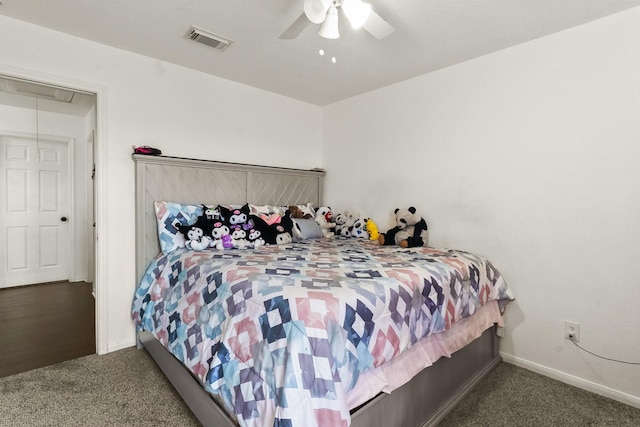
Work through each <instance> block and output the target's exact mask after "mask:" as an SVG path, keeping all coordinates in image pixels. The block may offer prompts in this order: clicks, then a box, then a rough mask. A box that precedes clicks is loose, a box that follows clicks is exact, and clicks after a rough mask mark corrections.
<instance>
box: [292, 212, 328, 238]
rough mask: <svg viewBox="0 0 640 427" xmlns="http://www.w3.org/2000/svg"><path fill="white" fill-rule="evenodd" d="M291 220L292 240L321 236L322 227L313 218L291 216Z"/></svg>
mask: <svg viewBox="0 0 640 427" xmlns="http://www.w3.org/2000/svg"><path fill="white" fill-rule="evenodd" d="M292 220H293V240H294V241H296V242H299V241H301V240H307V239H317V238H319V237H323V234H322V229H321V228H320V226H319V225H318V223H317V222H316V221H315V220H314V219H313V218H292Z"/></svg>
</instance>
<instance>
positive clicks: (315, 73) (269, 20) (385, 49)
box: [0, 0, 640, 106]
mask: <svg viewBox="0 0 640 427" xmlns="http://www.w3.org/2000/svg"><path fill="white" fill-rule="evenodd" d="M370 3H371V4H372V5H373V8H374V10H375V11H376V12H377V13H378V14H379V15H380V16H381V17H382V18H384V19H385V20H386V21H387V22H389V23H390V24H391V25H392V26H393V27H395V30H396V31H395V32H394V33H393V34H392V35H391V36H389V37H387V38H386V39H384V40H376V39H375V38H374V37H372V36H371V35H370V34H369V33H367V32H366V31H365V30H363V29H360V30H352V29H351V28H350V27H349V26H348V22H347V21H346V19H341V21H340V34H341V36H340V38H339V39H338V40H327V39H322V38H321V37H320V36H318V35H317V28H318V26H316V25H311V26H309V27H308V28H307V29H306V30H305V31H304V32H303V33H302V34H301V35H300V36H299V37H298V38H297V39H295V40H281V39H279V38H278V37H279V35H280V34H281V33H282V32H283V31H284V30H285V29H286V28H287V27H288V26H289V25H290V24H291V23H292V22H293V21H295V19H296V18H298V16H300V14H301V13H302V10H303V0H46V1H45V0H0V4H1V5H0V14H2V15H6V16H9V17H13V18H16V19H19V20H23V21H27V22H31V23H34V24H37V25H41V26H44V27H49V28H52V29H55V30H59V31H62V32H65V33H69V34H73V35H76V36H79V37H83V38H86V39H89V40H93V41H96V42H99V43H103V44H106V45H111V46H115V47H118V48H121V49H125V50H129V51H132V52H137V53H140V54H143V55H146V56H150V57H154V58H158V59H161V60H165V61H168V62H172V63H175V64H179V65H183V66H185V67H189V68H193V69H196V70H200V71H203V72H206V73H210V74H213V75H216V76H219V77H222V78H225V79H229V80H234V81H237V82H241V83H244V84H247V85H250V86H254V87H257V88H261V89H264V90H267V91H270V92H275V93H279V94H282V95H285V96H288V97H291V98H295V99H299V100H302V101H305V102H309V103H312V104H316V105H320V106H323V105H328V104H331V103H333V102H336V101H339V100H342V99H346V98H349V97H352V96H355V95H358V94H361V93H364V92H368V91H370V90H373V89H377V88H380V87H383V86H387V85H389V84H392V83H396V82H399V81H402V80H406V79H408V78H411V77H415V76H419V75H422V74H425V73H428V72H431V71H434V70H438V69H440V68H443V67H447V66H450V65H453V64H456V63H459V62H462V61H466V60H469V59H471V58H475V57H478V56H482V55H485V54H488V53H490V52H494V51H497V50H500V49H504V48H507V47H510V46H514V45H517V44H519V43H523V42H526V41H529V40H532V39H535V38H538V37H543V36H545V35H548V34H552V33H555V32H558V31H562V30H564V29H567V28H571V27H573V26H576V25H580V24H583V23H586V22H589V21H592V20H595V19H599V18H602V17H604V16H607V15H610V14H613V13H616V12H620V11H623V10H625V9H628V8H631V7H636V6H638V5H640V0H637V1H636V0H370ZM192 25H195V26H197V27H201V28H203V29H205V30H208V31H210V32H213V33H215V34H219V35H221V36H224V37H226V38H229V39H232V40H233V44H232V45H231V46H230V47H229V48H228V49H227V50H226V51H224V52H220V51H218V50H215V49H213V48H210V47H208V46H205V45H202V44H199V43H195V42H193V41H191V40H188V39H187V38H186V34H187V32H188V31H189V29H190V28H191V26H192ZM321 47H322V48H324V50H325V51H326V52H327V53H326V55H325V56H320V55H318V51H319V49H320V48H321ZM331 56H335V57H336V59H337V63H336V64H333V63H332V62H331V60H330V58H331Z"/></svg>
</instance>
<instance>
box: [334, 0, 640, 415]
mask: <svg viewBox="0 0 640 427" xmlns="http://www.w3.org/2000/svg"><path fill="white" fill-rule="evenodd" d="M639 52H640V9H638V8H636V9H632V10H631V11H628V12H624V13H621V14H617V15H614V16H611V17H608V18H605V19H602V20H600V21H596V22H593V23H590V24H587V25H584V26H581V27H578V28H575V29H572V30H569V31H565V32H562V33H559V34H556V35H552V36H549V37H546V38H543V39H539V40H536V41H533V42H530V43H527V44H524V45H520V46H517V47H514V48H511V49H508V50H504V51H501V52H498V53H495V54H492V55H489V56H485V57H482V58H479V59H476V60H473V61H469V62H466V63H463V64H460V65H457V66H454V67H450V68H447V69H444V70H441V71H438V72H434V73H432V74H428V75H424V76H421V77H419V78H416V79H413V80H410V81H406V82H403V83H400V84H396V85H394V86H390V87H387V88H383V89H381V90H378V91H375V92H371V93H368V94H364V95H361V96H358V97H355V98H352V99H349V100H346V101H343V102H340V103H337V104H334V105H332V106H329V107H327V108H325V110H324V121H325V127H324V136H323V159H324V162H323V167H325V168H326V169H327V178H326V182H325V189H326V194H327V197H326V199H325V200H327V201H328V202H329V204H331V206H332V207H333V208H334V210H338V211H339V210H342V209H345V208H349V207H358V208H361V209H362V210H363V211H364V213H365V214H366V215H370V216H372V217H373V218H374V220H376V221H377V222H378V225H379V228H381V229H383V230H386V229H388V228H389V226H390V225H391V224H390V223H389V222H388V221H389V219H390V213H391V212H392V211H393V209H394V208H395V207H407V206H410V205H415V206H416V207H417V208H418V209H419V211H420V212H421V213H422V214H423V215H424V216H425V217H426V219H427V220H428V223H429V225H430V228H431V244H432V246H441V247H455V248H460V249H466V250H470V251H475V252H477V253H480V254H484V255H487V256H488V257H489V258H490V259H491V260H492V261H493V262H494V264H495V265H496V266H497V267H498V268H499V269H500V270H501V271H502V273H503V275H504V276H505V278H506V280H507V282H508V283H509V284H510V286H511V287H512V289H513V291H514V293H515V295H516V298H517V301H516V302H515V303H513V304H511V305H510V306H509V307H508V309H507V314H506V321H507V330H506V337H505V339H503V341H502V345H501V351H502V353H503V355H504V357H505V359H506V360H508V361H510V362H513V363H517V364H520V365H522V366H526V367H528V368H531V369H534V370H538V371H540V372H543V373H545V374H547V375H551V376H554V377H556V378H560V379H562V380H564V381H566V382H570V383H573V384H577V385H580V386H582V387H584V388H587V389H591V390H593V391H596V392H599V393H603V394H607V395H609V396H611V397H614V398H616V399H618V400H622V401H625V402H627V403H631V404H633V405H635V406H638V407H640V382H638V378H639V376H638V372H639V371H638V367H637V366H629V365H622V364H617V363H612V362H607V361H603V360H600V359H597V358H594V357H592V356H589V355H588V354H586V353H584V352H582V351H580V350H578V349H577V348H576V347H574V346H573V344H571V343H570V342H569V341H567V340H565V339H564V338H563V322H564V320H565V319H569V320H573V321H577V322H579V323H580V324H581V335H582V336H581V342H580V344H582V345H584V346H585V347H586V348H588V349H590V350H592V351H595V352H597V353H600V354H602V355H605V356H607V357H613V358H619V359H623V360H628V361H636V362H638V361H640V328H638V325H640V310H639V309H638V301H640V286H639V281H640V262H639V260H640V198H639V197H638V195H639V192H638V185H639V183H640V167H639V165H640V78H639V77H638V76H640V55H639ZM345 187H347V188H349V191H344V190H343V189H344V188H345Z"/></svg>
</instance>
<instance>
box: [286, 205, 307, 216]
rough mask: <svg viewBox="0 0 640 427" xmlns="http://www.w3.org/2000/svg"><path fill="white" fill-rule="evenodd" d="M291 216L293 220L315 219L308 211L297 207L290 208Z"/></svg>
mask: <svg viewBox="0 0 640 427" xmlns="http://www.w3.org/2000/svg"><path fill="white" fill-rule="evenodd" d="M289 214H290V215H291V217H292V218H313V215H311V214H310V213H309V212H308V211H307V210H306V209H304V208H302V207H300V206H296V205H291V206H289Z"/></svg>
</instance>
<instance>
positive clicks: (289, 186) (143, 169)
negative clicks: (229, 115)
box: [133, 154, 324, 280]
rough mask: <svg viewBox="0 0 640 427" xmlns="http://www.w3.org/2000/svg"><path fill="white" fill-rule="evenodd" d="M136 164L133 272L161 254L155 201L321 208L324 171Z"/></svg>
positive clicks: (138, 159)
mask: <svg viewBox="0 0 640 427" xmlns="http://www.w3.org/2000/svg"><path fill="white" fill-rule="evenodd" d="M133 160H134V161H135V163H136V273H137V278H138V280H139V279H140V278H141V277H142V275H143V274H144V271H145V269H146V268H147V265H148V264H149V262H151V260H152V259H153V257H154V256H156V255H157V254H158V253H159V252H160V245H159V243H158V226H157V222H156V215H155V208H154V205H153V202H154V201H156V200H163V201H167V202H176V203H189V204H200V203H205V204H207V205H217V204H244V203H247V202H248V203H254V204H258V205H267V204H268V205H291V204H300V203H313V205H314V206H320V205H321V204H322V178H323V177H324V172H317V171H309V170H301V169H287V168H276V167H268V166H254V165H244V164H238V163H225V162H215V161H209V160H194V159H182V158H176V157H164V156H145V155H138V154H134V155H133Z"/></svg>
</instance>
